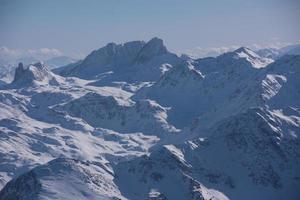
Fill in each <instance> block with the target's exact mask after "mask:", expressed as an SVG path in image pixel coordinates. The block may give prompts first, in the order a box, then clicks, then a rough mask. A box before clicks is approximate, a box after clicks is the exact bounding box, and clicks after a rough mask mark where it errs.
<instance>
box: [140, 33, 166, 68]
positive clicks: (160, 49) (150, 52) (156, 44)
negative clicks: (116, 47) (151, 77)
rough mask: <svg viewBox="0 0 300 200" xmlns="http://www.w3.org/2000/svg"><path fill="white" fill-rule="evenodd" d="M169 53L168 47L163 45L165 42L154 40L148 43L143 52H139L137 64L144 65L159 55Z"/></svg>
mask: <svg viewBox="0 0 300 200" xmlns="http://www.w3.org/2000/svg"><path fill="white" fill-rule="evenodd" d="M166 53H168V50H167V48H166V46H165V45H164V43H163V40H162V39H160V38H157V37H154V38H152V39H151V40H149V42H147V43H146V44H145V45H144V47H143V48H142V50H141V51H140V52H139V54H138V56H137V58H136V62H137V63H139V64H140V63H143V62H147V61H148V60H150V59H151V58H153V57H155V56H159V55H163V54H166Z"/></svg>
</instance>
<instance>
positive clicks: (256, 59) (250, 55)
mask: <svg viewBox="0 0 300 200" xmlns="http://www.w3.org/2000/svg"><path fill="white" fill-rule="evenodd" d="M227 55H229V56H232V57H233V58H234V59H239V58H242V59H244V60H245V61H247V62H248V63H250V64H251V66H252V67H253V68H263V67H265V66H267V65H268V64H270V63H271V62H273V60H272V59H269V58H262V57H260V56H259V55H258V54H257V53H255V52H254V51H252V50H251V49H249V48H247V47H240V48H238V49H237V50H235V51H233V52H230V53H228V54H227Z"/></svg>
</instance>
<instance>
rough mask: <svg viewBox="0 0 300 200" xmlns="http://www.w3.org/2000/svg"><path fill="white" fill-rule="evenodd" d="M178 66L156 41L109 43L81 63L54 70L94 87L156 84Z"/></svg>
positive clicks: (175, 57) (173, 56) (172, 57)
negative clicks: (120, 84)
mask: <svg viewBox="0 0 300 200" xmlns="http://www.w3.org/2000/svg"><path fill="white" fill-rule="evenodd" d="M178 62H180V58H179V57H177V56H176V55H175V54H173V53H170V52H169V51H168V50H167V48H166V47H165V46H164V44H163V41H162V40H161V39H159V38H152V39H151V40H150V41H148V42H147V43H145V42H144V41H133V42H127V43H125V44H115V43H109V44H107V45H106V46H105V47H102V48H100V49H98V50H96V51H93V52H92V53H91V54H90V55H88V56H87V57H86V58H85V59H84V60H82V61H79V62H77V63H75V64H71V65H68V66H66V67H63V68H59V69H56V70H54V72H55V73H57V74H59V75H62V76H75V77H79V78H83V79H99V80H98V81H96V82H94V83H93V85H98V86H99V85H108V84H111V83H113V82H126V83H140V82H149V81H156V80H157V79H158V78H159V77H160V75H161V74H162V73H163V72H164V70H166V69H168V68H170V67H171V66H172V65H175V64H177V63H178Z"/></svg>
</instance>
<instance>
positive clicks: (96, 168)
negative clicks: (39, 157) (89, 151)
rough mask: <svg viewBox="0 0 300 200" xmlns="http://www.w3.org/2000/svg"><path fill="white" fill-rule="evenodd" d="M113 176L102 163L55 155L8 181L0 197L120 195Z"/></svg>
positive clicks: (106, 197) (103, 197) (31, 199)
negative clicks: (43, 163)
mask: <svg viewBox="0 0 300 200" xmlns="http://www.w3.org/2000/svg"><path fill="white" fill-rule="evenodd" d="M112 180H113V174H112V172H111V171H109V169H107V167H106V166H105V165H104V164H103V163H89V162H82V161H78V160H74V159H63V158H58V159H55V160H52V161H50V162H49V163H47V164H45V165H41V166H39V167H36V168H34V169H32V170H31V171H29V172H27V173H25V174H23V175H21V176H20V177H18V178H17V179H15V180H14V181H12V182H10V183H9V184H7V185H6V187H5V188H3V190H2V191H1V192H0V199H23V200H38V199H66V200H72V199H95V200H96V199H101V200H109V199H116V198H117V199H121V198H120V197H121V194H120V192H119V191H118V189H117V186H116V185H115V184H114V183H113V181H112ZM122 199H123V198H122Z"/></svg>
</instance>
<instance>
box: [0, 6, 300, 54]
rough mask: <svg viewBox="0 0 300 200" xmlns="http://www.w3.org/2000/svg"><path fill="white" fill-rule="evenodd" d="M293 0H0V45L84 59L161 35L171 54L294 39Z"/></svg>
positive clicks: (297, 29) (299, 13)
mask: <svg viewBox="0 0 300 200" xmlns="http://www.w3.org/2000/svg"><path fill="white" fill-rule="evenodd" d="M299 20H300V0H248V1H246V0H106V1H105V0H0V47H1V46H6V47H8V48H12V49H15V48H18V49H39V48H55V49H58V50H59V51H61V52H63V53H64V54H67V55H74V54H79V53H83V54H87V53H89V52H90V51H91V50H93V49H97V48H99V47H101V46H103V45H105V44H106V43H108V42H110V41H115V42H125V41H130V40H149V39H150V38H151V37H154V36H158V37H160V38H162V39H163V40H164V41H165V43H166V45H167V47H168V48H169V49H170V50H171V51H175V52H185V51H187V50H190V49H195V48H197V47H201V48H208V47H220V46H230V45H252V44H271V43H276V42H277V43H278V42H279V43H280V42H297V41H299V39H300V25H299V24H300V23H299Z"/></svg>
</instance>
